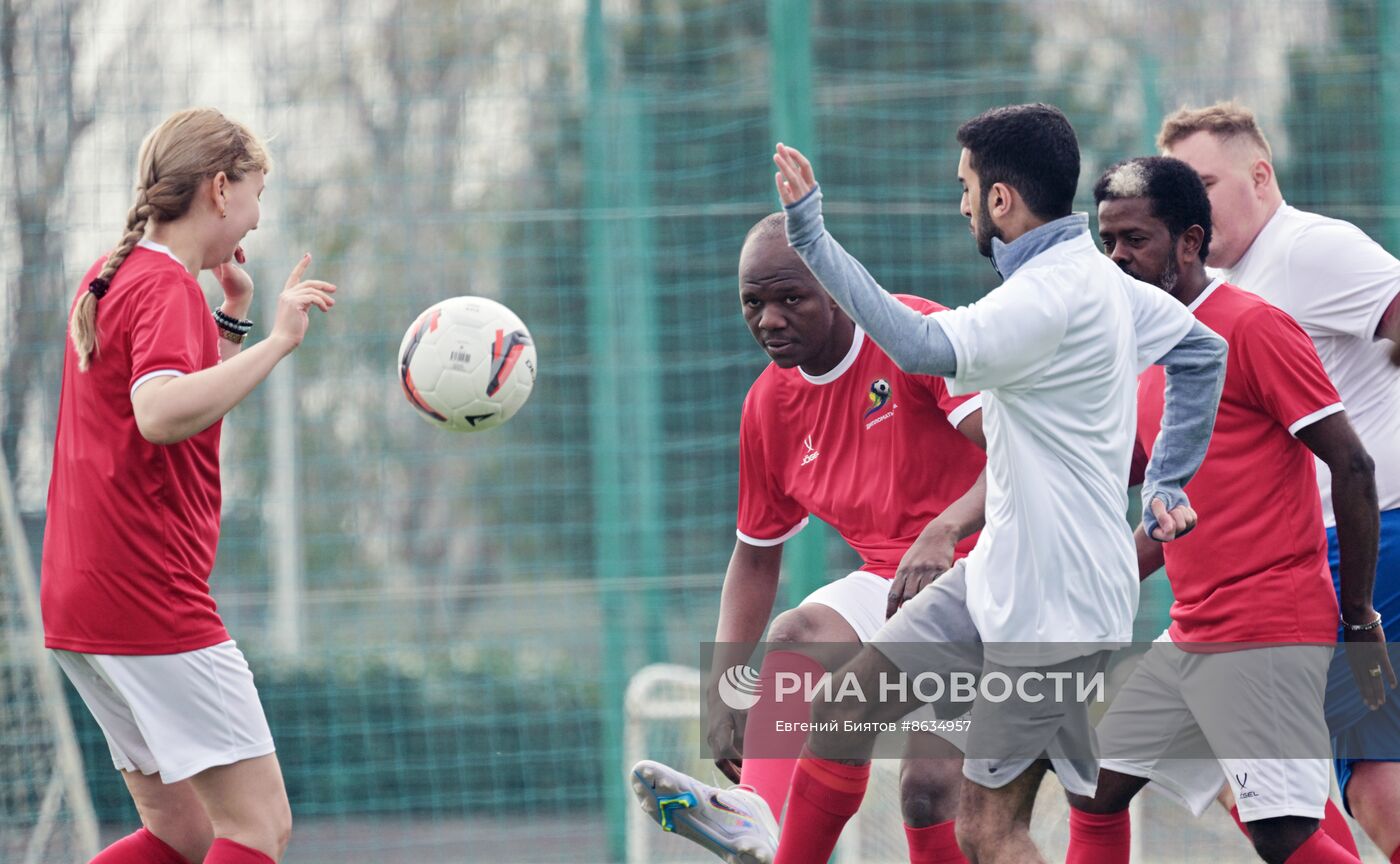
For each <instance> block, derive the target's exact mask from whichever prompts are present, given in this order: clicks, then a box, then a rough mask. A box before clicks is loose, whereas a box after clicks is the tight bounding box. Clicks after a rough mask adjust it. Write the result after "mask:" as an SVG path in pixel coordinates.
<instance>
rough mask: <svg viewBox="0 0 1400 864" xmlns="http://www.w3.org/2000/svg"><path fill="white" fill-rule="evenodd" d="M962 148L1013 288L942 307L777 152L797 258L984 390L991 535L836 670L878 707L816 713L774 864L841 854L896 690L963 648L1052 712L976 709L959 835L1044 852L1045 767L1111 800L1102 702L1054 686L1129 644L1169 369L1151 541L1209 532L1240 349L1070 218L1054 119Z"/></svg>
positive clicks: (973, 203)
mask: <svg viewBox="0 0 1400 864" xmlns="http://www.w3.org/2000/svg"><path fill="white" fill-rule="evenodd" d="M957 137H958V141H959V143H960V144H962V145H963V151H962V157H961V160H960V162H959V165H958V178H959V181H960V182H961V183H962V186H963V206H962V210H963V214H964V215H965V216H967V217H968V219H969V222H970V226H969V227H970V228H971V230H972V233H973V236H974V238H975V239H976V241H977V246H978V250H979V251H980V252H981V253H982V254H983V255H985V256H987V257H990V258H991V259H992V261H993V263H994V265H995V266H996V268H997V270H998V272H999V273H1001V274H1002V276H1003V277H1004V279H1005V281H1004V282H1003V284H1002V285H1001V286H1000V287H998V288H996V289H994V290H993V291H992V292H991V293H989V294H988V295H987V296H986V297H984V298H983V299H982V300H980V301H978V302H977V303H974V304H972V305H970V306H964V307H962V308H959V309H955V310H949V311H945V312H936V313H934V314H931V315H922V314H920V313H918V312H917V311H915V310H912V309H909V308H908V307H907V306H904V305H903V304H901V303H900V302H899V301H898V300H897V299H896V298H894V297H892V296H891V295H889V294H887V293H886V292H885V291H884V290H883V289H881V288H880V287H879V285H878V284H877V283H876V282H875V280H874V279H873V278H872V277H871V276H870V274H869V273H867V272H866V271H865V269H864V268H863V267H862V266H861V265H860V263H859V262H858V261H856V260H855V259H854V258H852V257H851V256H850V255H848V254H847V253H846V252H845V251H844V250H843V249H842V248H841V246H840V245H839V244H838V243H837V242H836V240H835V239H834V238H833V237H832V236H831V235H830V234H829V233H827V232H826V230H825V228H824V224H823V220H822V215H821V191H820V190H819V189H818V187H817V185H816V180H815V177H814V175H813V172H812V167H811V165H810V164H808V162H807V160H806V159H805V158H803V157H802V155H801V154H800V153H798V152H797V151H795V150H793V149H792V148H789V147H785V146H783V145H782V144H779V145H778V147H777V153H776V154H775V156H774V160H775V162H776V163H777V166H778V169H779V173H778V174H777V176H776V180H777V183H778V191H779V195H780V197H781V198H782V200H783V203H784V205H785V206H786V208H787V214H788V221H787V230H788V240H789V242H790V243H791V244H792V246H793V248H794V249H796V250H797V251H798V253H799V254H800V255H801V256H802V259H803V260H804V261H805V262H806V263H807V266H808V267H809V268H810V269H811V270H812V272H813V273H814V274H815V275H816V276H817V278H818V279H820V280H821V283H822V285H823V287H825V288H826V290H827V291H828V292H829V293H830V294H831V295H832V297H833V298H834V299H835V300H836V301H837V303H839V304H840V305H841V307H842V308H843V309H845V310H846V312H847V313H848V314H849V315H850V316H851V317H852V318H853V319H854V320H855V321H856V322H857V323H858V324H860V326H861V327H863V328H864V329H865V331H866V332H867V333H868V334H869V335H870V336H871V337H872V338H873V339H874V340H875V342H876V343H877V344H879V345H880V346H881V347H882V348H883V349H884V350H885V352H886V353H887V354H888V355H889V356H890V357H891V358H892V359H894V361H895V362H896V363H898V364H899V366H900V368H902V369H905V370H906V371H911V372H914V371H917V372H919V373H921V374H934V375H940V376H943V377H945V378H947V379H948V382H949V388H950V390H951V391H952V392H954V393H966V392H970V391H972V390H977V389H980V390H981V391H982V393H983V414H984V428H985V430H986V438H987V471H986V476H987V503H986V528H985V529H984V530H983V533H982V536H981V538H980V539H979V540H978V542H977V545H976V546H975V547H974V548H973V551H972V553H971V554H970V555H969V557H968V559H967V560H966V562H965V563H964V564H960V565H955V566H954V567H953V568H952V569H950V570H949V571H948V572H947V573H945V574H943V575H942V576H940V577H939V578H938V579H937V580H936V581H935V582H934V583H933V584H932V585H931V586H930V587H929V588H927V589H925V590H924V591H922V592H921V593H919V594H918V595H917V596H915V597H914V599H912V600H910V601H909V602H908V603H906V604H904V607H903V608H902V609H901V610H900V611H899V612H898V613H897V614H896V615H895V616H894V617H892V618H891V619H890V621H889V623H888V624H886V625H885V627H884V628H882V629H881V630H880V632H879V633H877V634H876V635H875V637H874V638H873V639H871V640H870V642H869V644H867V646H866V647H865V648H863V649H862V650H861V652H860V654H859V655H857V657H856V658H855V659H854V660H853V661H852V662H851V663H850V664H848V666H847V667H845V668H844V669H843V670H841V671H840V672H838V673H837V677H838V678H842V679H854V680H855V681H856V682H858V683H859V688H858V689H859V690H860V691H861V692H863V693H879V694H880V696H881V698H880V699H878V700H867V699H859V698H858V699H854V700H848V699H840V698H836V699H831V698H826V699H822V700H821V701H819V702H818V703H817V705H816V707H815V710H814V712H813V725H814V729H813V732H812V734H811V735H810V736H809V737H808V749H807V750H806V751H805V752H804V758H803V759H802V760H801V762H800V763H799V766H798V769H797V771H796V772H795V773H794V776H793V781H792V787H791V790H790V792H789V797H788V811H789V818H790V820H793V821H797V819H798V817H799V816H800V817H801V824H802V825H803V826H804V831H803V832H802V833H800V834H799V833H796V832H790V831H784V832H783V833H782V835H781V836H780V838H779V843H778V851H777V855H776V857H775V859H774V860H775V862H776V864H810V862H813V861H824V860H826V858H827V856H828V855H829V854H830V851H831V848H832V847H833V846H834V844H835V840H836V837H837V836H839V834H840V831H841V829H842V827H843V826H844V824H845V821H846V819H848V818H849V816H850V815H851V814H853V813H854V812H855V809H856V808H857V807H858V806H859V801H860V798H861V796H862V795H863V794H864V790H865V782H866V779H867V778H868V776H869V754H870V753H871V749H870V748H871V747H873V745H874V738H875V734H874V733H875V732H877V731H878V728H872V725H871V724H876V723H879V722H880V721H889V720H898V719H899V718H900V717H901V716H903V715H904V714H905V713H907V712H908V711H909V710H910V709H911V708H912V707H913V706H912V704H911V702H914V701H916V700H915V699H914V696H921V695H922V694H913V695H911V694H910V693H909V692H908V691H905V692H904V693H899V692H895V693H891V692H889V691H888V690H886V689H884V688H883V687H882V685H881V682H882V681H884V682H888V681H891V680H898V679H899V674H900V673H901V672H902V673H905V675H906V676H908V677H915V676H918V675H920V674H922V673H925V672H942V671H944V670H945V669H946V668H947V667H946V666H945V665H944V664H945V661H948V660H949V659H950V657H949V655H950V654H952V655H955V654H956V653H957V652H956V651H955V650H949V649H950V648H955V647H956V646H957V645H959V644H961V645H968V644H973V645H976V646H977V647H978V648H979V649H980V651H981V659H979V660H978V661H976V666H975V668H976V669H977V670H979V671H981V673H982V677H983V679H984V680H985V681H990V680H991V679H992V676H994V675H996V676H1005V678H1006V679H1007V680H1011V681H1014V682H1015V686H1016V688H1017V695H1018V697H1019V698H1020V699H1022V700H1024V701H1025V702H1027V703H1034V704H1033V705H1032V706H1031V707H1032V708H1033V709H1034V710H1031V711H1023V710H1022V711H1017V710H1011V711H1001V710H999V709H998V708H997V706H996V705H995V704H991V703H995V702H996V701H997V700H995V699H994V698H992V697H990V696H988V698H986V699H980V698H979V699H977V700H976V701H973V702H972V707H971V730H970V734H969V744H968V750H967V753H968V755H967V758H966V759H965V760H964V763H963V774H964V778H965V779H964V783H963V791H962V799H961V802H960V805H959V811H958V823H957V835H958V842H959V844H960V845H961V846H962V848H963V850H964V852H966V854H967V856H968V858H969V859H970V860H974V861H1003V860H1004V861H1021V862H1034V861H1039V860H1042V859H1041V858H1040V856H1039V853H1038V852H1037V850H1036V849H1035V846H1034V844H1033V843H1032V842H1031V839H1030V833H1029V821H1030V813H1031V807H1032V804H1033V802H1034V799H1035V793H1036V790H1037V788H1038V786H1039V783H1040V780H1041V778H1042V777H1043V775H1044V772H1045V770H1046V769H1047V767H1050V766H1053V768H1054V769H1055V770H1056V772H1057V774H1058V775H1059V777H1060V780H1061V782H1062V783H1063V784H1064V785H1065V786H1066V787H1067V788H1070V789H1071V790H1074V791H1080V794H1092V793H1093V789H1094V785H1095V781H1096V779H1097V775H1098V763H1097V760H1096V759H1095V758H1094V755H1093V748H1092V735H1091V733H1090V731H1089V729H1088V724H1087V711H1086V706H1085V705H1084V704H1083V702H1082V701H1076V700H1075V699H1074V698H1073V696H1071V697H1068V698H1065V697H1063V696H1060V695H1058V694H1056V695H1047V694H1046V692H1045V690H1044V689H1037V684H1038V683H1043V682H1048V681H1050V680H1053V679H1054V678H1055V676H1058V675H1064V676H1065V677H1067V678H1070V679H1072V680H1076V681H1078V682H1083V681H1084V680H1086V679H1088V678H1092V677H1093V676H1094V675H1095V674H1097V672H1098V671H1101V670H1102V668H1103V663H1104V661H1105V660H1106V657H1107V653H1108V651H1109V650H1111V649H1112V648H1114V647H1117V645H1119V644H1121V643H1125V642H1127V641H1129V640H1130V639H1131V631H1132V619H1133V615H1134V613H1135V611H1136V609H1137V595H1138V590H1137V567H1136V556H1135V553H1134V546H1133V541H1132V536H1131V535H1132V532H1131V530H1130V529H1129V527H1128V525H1127V523H1126V522H1125V520H1124V519H1123V514H1124V512H1126V510H1127V497H1126V494H1125V492H1124V490H1125V489H1126V488H1127V479H1128V468H1129V461H1130V458H1131V451H1132V438H1133V425H1134V419H1135V417H1136V378H1137V374H1138V373H1139V372H1140V371H1142V369H1144V368H1146V367H1147V366H1149V365H1152V364H1154V363H1160V364H1162V365H1164V366H1165V367H1166V368H1167V376H1168V378H1169V379H1170V381H1171V384H1170V385H1169V386H1168V388H1167V393H1168V396H1167V401H1168V403H1169V404H1168V405H1167V406H1166V410H1165V412H1164V415H1163V419H1162V434H1161V437H1160V439H1159V441H1158V444H1157V446H1156V447H1155V448H1154V451H1153V456H1152V462H1151V463H1150V464H1149V466H1148V469H1147V478H1146V481H1145V482H1144V492H1143V496H1144V502H1145V504H1146V505H1147V506H1146V507H1145V508H1144V510H1145V513H1146V515H1145V529H1146V531H1147V533H1148V535H1149V536H1151V537H1153V538H1154V539H1156V540H1159V541H1166V540H1170V539H1172V538H1174V537H1175V536H1178V535H1179V534H1180V533H1184V532H1185V531H1186V530H1189V529H1190V528H1191V527H1192V526H1193V525H1194V524H1195V514H1194V513H1193V512H1192V511H1191V509H1190V506H1189V504H1188V502H1187V500H1186V496H1185V494H1184V493H1183V492H1182V486H1184V485H1185V483H1186V481H1187V480H1188V479H1190V477H1191V475H1192V474H1193V473H1194V472H1195V470H1196V467H1197V466H1198V465H1199V464H1200V462H1201V459H1202V458H1203V457H1204V455H1205V450H1206V445H1207V443H1208V442H1209V438H1210V429H1211V427H1212V426H1213V424H1214V420H1215V406H1216V403H1217V401H1218V399H1219V396H1220V388H1221V384H1222V382H1223V380H1224V374H1225V368H1224V358H1225V345H1224V342H1223V340H1221V339H1220V337H1218V336H1217V335H1215V334H1214V333H1212V332H1211V331H1210V330H1209V329H1208V328H1207V327H1205V326H1204V325H1202V324H1200V323H1198V322H1197V321H1196V320H1195V319H1194V318H1192V316H1191V315H1190V314H1189V313H1187V312H1186V310H1185V308H1184V307H1182V306H1181V304H1179V303H1175V301H1172V300H1171V299H1170V298H1168V297H1167V296H1166V295H1165V294H1164V293H1163V292H1161V291H1159V290H1158V289H1156V288H1153V287H1151V286H1148V285H1145V284H1144V283H1141V282H1138V281H1137V280H1134V279H1132V278H1130V277H1129V276H1127V275H1126V274H1124V273H1123V272H1122V271H1120V270H1119V269H1118V268H1117V267H1116V266H1114V265H1113V263H1112V262H1111V261H1108V259H1106V258H1104V257H1103V256H1102V255H1100V254H1098V251H1097V249H1096V248H1095V246H1094V242H1093V240H1092V239H1091V238H1090V237H1089V233H1088V219H1087V217H1086V216H1085V215H1084V214H1082V213H1072V212H1071V209H1072V204H1073V199H1074V192H1075V188H1076V185H1077V182H1078V177H1079V146H1078V141H1077V139H1076V137H1075V135H1074V130H1073V128H1072V127H1071V126H1070V124H1069V121H1068V120H1067V119H1066V118H1065V116H1064V114H1063V113H1061V112H1060V111H1059V110H1058V109H1056V108H1054V107H1052V106H1049V105H1017V106H1011V107H1007V108H998V109H993V110H991V111H988V112H985V113H984V114H982V115H980V116H979V117H976V118H973V119H972V120H969V121H968V122H967V123H965V124H963V126H962V127H961V128H960V129H959V130H958V136H957ZM951 659H952V660H953V662H955V663H956V662H957V658H956V657H955V656H954V657H952V658H951ZM954 671H955V672H958V671H961V670H957V669H955V670H954ZM845 683H846V682H845V680H843V681H842V684H841V686H843V687H844V686H845ZM1023 688H1024V689H1023ZM935 707H937V705H936V706H935ZM949 713H953V712H949ZM853 726H854V732H853V733H852V734H846V732H847V730H850V729H852V727H853ZM1046 757H1048V758H1046ZM1047 763H1048V764H1047ZM1081 790H1087V792H1083V791H1081Z"/></svg>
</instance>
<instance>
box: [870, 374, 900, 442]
mask: <svg viewBox="0 0 1400 864" xmlns="http://www.w3.org/2000/svg"><path fill="white" fill-rule="evenodd" d="M865 398H866V400H867V402H868V404H869V405H870V407H869V408H867V409H865V414H864V416H862V417H861V419H862V420H868V422H867V423H866V424H865V428H866V429H867V430H869V429H872V428H874V426H875V425H876V424H877V423H883V422H885V421H886V420H888V419H890V418H891V417H893V416H894V409H896V408H898V407H899V403H898V402H892V401H890V400H891V399H893V398H894V388H893V387H891V386H890V382H888V381H886V380H885V379H884V378H876V379H875V380H874V381H873V382H871V384H870V392H869V393H867V394H866V396H865ZM881 411H883V412H884V413H883V414H878V416H875V417H871V415H872V414H877V413H878V412H881Z"/></svg>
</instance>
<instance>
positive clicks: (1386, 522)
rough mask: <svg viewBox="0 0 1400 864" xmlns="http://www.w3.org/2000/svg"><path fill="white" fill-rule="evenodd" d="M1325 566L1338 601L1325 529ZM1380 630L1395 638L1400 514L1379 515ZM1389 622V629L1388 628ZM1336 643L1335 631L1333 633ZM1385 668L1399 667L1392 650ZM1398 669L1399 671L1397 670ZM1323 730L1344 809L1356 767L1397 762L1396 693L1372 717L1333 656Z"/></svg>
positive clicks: (1332, 537) (1333, 538)
mask: <svg viewBox="0 0 1400 864" xmlns="http://www.w3.org/2000/svg"><path fill="white" fill-rule="evenodd" d="M1327 560H1328V563H1329V564H1331V565H1332V585H1333V587H1334V588H1336V589H1337V591H1338V596H1341V594H1340V592H1341V574H1340V572H1339V570H1338V563H1339V562H1338V552H1337V529H1335V528H1328V529H1327ZM1372 602H1373V603H1374V604H1375V607H1376V611H1377V612H1379V613H1381V617H1382V618H1383V619H1385V623H1386V626H1387V627H1388V628H1390V629H1391V630H1392V631H1393V632H1396V633H1400V626H1397V625H1400V510H1386V511H1384V512H1382V513H1381V536H1380V557H1379V558H1378V559H1377V561H1376V587H1375V592H1374V594H1373V601H1372ZM1392 622H1394V623H1392ZM1337 633H1338V641H1341V629H1340V628H1338V631H1337ZM1390 657H1391V663H1392V664H1395V663H1396V662H1397V661H1400V655H1398V654H1397V652H1396V650H1395V648H1392V649H1391V651H1390ZM1397 668H1400V667H1397ZM1327 726H1328V728H1329V729H1330V730H1331V732H1332V755H1333V757H1334V758H1335V759H1336V767H1337V784H1338V786H1340V787H1341V790H1342V803H1343V804H1344V805H1346V806H1347V812H1351V807H1350V805H1349V804H1347V783H1348V782H1350V780H1351V769H1352V766H1353V765H1355V764H1356V763H1357V762H1400V692H1396V691H1393V690H1392V691H1390V692H1388V693H1387V694H1386V699H1385V704H1384V705H1382V706H1381V707H1380V709H1379V710H1376V711H1372V710H1370V709H1369V708H1367V707H1366V703H1365V702H1364V701H1362V699H1361V691H1360V690H1358V689H1357V687H1356V682H1355V680H1354V679H1353V678H1352V672H1351V667H1350V666H1349V665H1348V664H1347V662H1346V657H1345V656H1344V655H1343V654H1342V652H1340V651H1339V652H1337V655H1336V657H1335V658H1334V660H1333V663H1332V669H1331V672H1330V674H1329V675H1328V679H1327Z"/></svg>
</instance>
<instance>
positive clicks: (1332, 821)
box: [1321, 799, 1361, 858]
mask: <svg viewBox="0 0 1400 864" xmlns="http://www.w3.org/2000/svg"><path fill="white" fill-rule="evenodd" d="M1321 827H1322V830H1323V831H1325V832H1327V836H1328V837H1331V838H1332V839H1333V840H1336V841H1337V845H1338V846H1340V847H1342V848H1343V849H1345V850H1347V851H1348V852H1350V853H1351V854H1352V857H1353V858H1360V857H1361V850H1360V849H1358V848H1357V846H1356V838H1355V837H1353V836H1351V826H1350V825H1348V824H1347V817H1345V816H1343V815H1342V811H1341V809H1340V808H1338V807H1337V805H1336V804H1333V803H1332V801H1331V799H1328V801H1327V810H1326V812H1324V813H1323V814H1322V826H1321Z"/></svg>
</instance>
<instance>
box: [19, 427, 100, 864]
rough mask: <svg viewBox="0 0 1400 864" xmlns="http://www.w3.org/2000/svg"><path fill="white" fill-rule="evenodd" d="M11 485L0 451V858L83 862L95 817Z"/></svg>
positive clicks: (94, 848)
mask: <svg viewBox="0 0 1400 864" xmlns="http://www.w3.org/2000/svg"><path fill="white" fill-rule="evenodd" d="M14 488H15V487H14V483H13V482H12V479H11V475H10V468H9V464H8V462H7V461H6V459H5V456H4V454H3V453H0V530H3V532H4V535H5V552H6V555H5V558H4V566H3V568H2V569H0V634H2V635H0V766H2V767H0V860H4V861H14V862H22V864H48V862H60V861H73V860H85V859H88V858H91V857H93V856H94V855H96V854H97V852H98V835H97V817H96V815H95V813H94V811H93V806H92V799H91V798H90V797H89V795H88V789H87V784H86V782H85V780H84V777H83V763H82V755H81V753H80V751H79V749H78V741H77V737H76V735H75V733H74V730H73V721H72V717H70V716H69V714H68V703H67V699H66V698H65V695H64V690H63V682H62V681H61V680H60V677H59V672H58V667H57V665H56V664H55V663H54V662H53V661H52V660H51V659H50V658H49V656H48V652H47V651H46V650H45V649H44V637H43V625H42V622H41V619H40V617H39V583H38V579H37V578H36V577H35V573H34V566H33V563H32V562H33V558H31V557H30V548H29V542H28V540H27V539H26V537H25V534H24V526H23V523H22V522H21V520H20V514H19V506H18V504H17V502H16V500H15V491H14Z"/></svg>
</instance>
